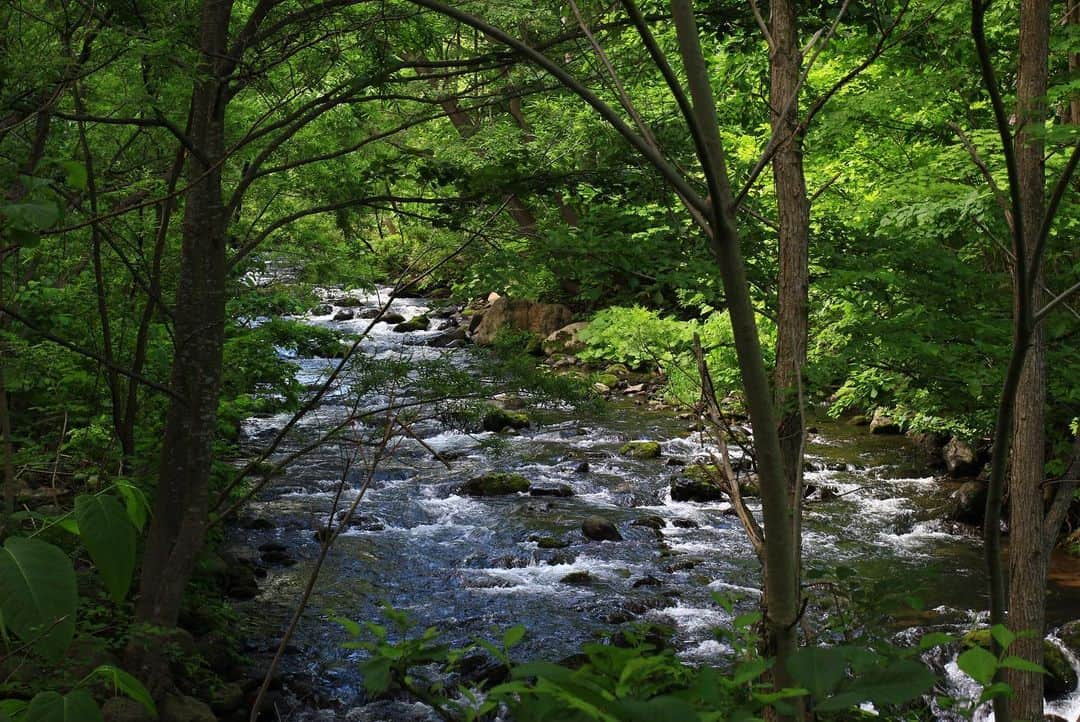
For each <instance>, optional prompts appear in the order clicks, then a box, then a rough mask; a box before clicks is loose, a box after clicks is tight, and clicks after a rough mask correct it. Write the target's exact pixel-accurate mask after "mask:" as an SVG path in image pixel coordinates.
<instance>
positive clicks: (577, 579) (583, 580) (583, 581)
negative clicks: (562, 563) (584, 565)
mask: <svg viewBox="0 0 1080 722" xmlns="http://www.w3.org/2000/svg"><path fill="white" fill-rule="evenodd" d="M559 581H560V582H561V583H563V584H571V585H573V586H575V587H587V586H590V585H591V584H592V583H593V582H594V581H596V580H595V579H594V578H593V575H592V574H589V573H588V572H570V573H569V574H567V575H566V576H565V577H563V578H562V579H560V580H559Z"/></svg>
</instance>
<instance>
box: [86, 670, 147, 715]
mask: <svg viewBox="0 0 1080 722" xmlns="http://www.w3.org/2000/svg"><path fill="white" fill-rule="evenodd" d="M91 674H92V675H93V676H95V677H101V678H103V679H105V680H107V681H108V683H109V684H111V685H112V688H113V691H114V693H115V692H123V693H124V694H125V695H127V696H128V697H130V698H131V699H133V700H135V701H136V702H138V703H139V704H141V705H142V706H143V707H145V708H146V711H147V712H149V713H150V714H152V715H154V716H155V717H156V716H157V707H155V706H154V698H153V697H151V696H150V692H149V690H147V689H146V687H144V686H143V683H142V682H140V681H139V680H137V679H136V678H135V677H133V676H132V675H130V674H128V673H127V672H125V671H124V670H122V669H120V668H119V667H116V666H113V665H111V664H103V665H101V666H100V667H98V668H97V669H95V670H94V671H93V672H92V673H91Z"/></svg>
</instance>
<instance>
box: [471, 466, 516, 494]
mask: <svg viewBox="0 0 1080 722" xmlns="http://www.w3.org/2000/svg"><path fill="white" fill-rule="evenodd" d="M530 486H531V483H530V482H529V480H528V479H526V478H525V477H524V476H522V475H521V474H508V473H505V472H498V471H496V472H492V473H490V474H483V475H481V476H476V477H473V478H472V479H469V480H468V481H466V482H465V483H464V484H462V485H461V487H460V488H459V491H460V493H462V494H465V495H467V496H504V495H507V494H520V493H524V492H526V491H528V490H529V487H530Z"/></svg>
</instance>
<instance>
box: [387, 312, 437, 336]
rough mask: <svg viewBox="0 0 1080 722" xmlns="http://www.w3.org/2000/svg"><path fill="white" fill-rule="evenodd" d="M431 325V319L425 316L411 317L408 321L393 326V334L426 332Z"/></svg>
mask: <svg viewBox="0 0 1080 722" xmlns="http://www.w3.org/2000/svg"><path fill="white" fill-rule="evenodd" d="M430 325H431V319H430V318H428V317H427V316H426V315H423V314H421V315H420V316H413V317H412V318H410V319H409V320H408V321H402V322H401V323H399V324H397V325H396V326H394V328H393V331H394V333H412V332H413V331H427V330H428V326H430Z"/></svg>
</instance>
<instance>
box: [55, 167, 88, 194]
mask: <svg viewBox="0 0 1080 722" xmlns="http://www.w3.org/2000/svg"><path fill="white" fill-rule="evenodd" d="M60 165H61V166H63V168H64V175H66V176H67V184H68V185H69V186H71V187H73V188H77V189H79V190H81V191H84V190H86V181H87V173H86V166H85V165H83V164H82V163H80V162H78V161H75V160H68V161H64V162H62V163H61V164H60Z"/></svg>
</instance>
